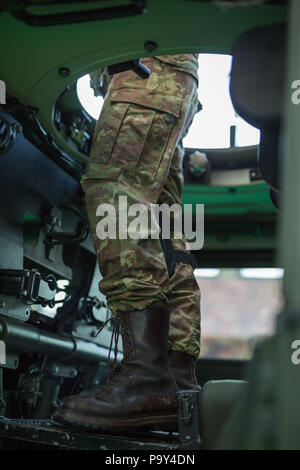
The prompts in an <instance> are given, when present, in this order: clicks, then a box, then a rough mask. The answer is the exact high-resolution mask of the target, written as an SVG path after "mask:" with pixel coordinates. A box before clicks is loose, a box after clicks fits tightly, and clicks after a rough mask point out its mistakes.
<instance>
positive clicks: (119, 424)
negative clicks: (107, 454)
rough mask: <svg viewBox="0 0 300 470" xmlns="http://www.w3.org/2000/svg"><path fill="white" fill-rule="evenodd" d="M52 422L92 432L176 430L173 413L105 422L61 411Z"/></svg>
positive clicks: (175, 419) (175, 415)
mask: <svg viewBox="0 0 300 470" xmlns="http://www.w3.org/2000/svg"><path fill="white" fill-rule="evenodd" d="M54 420H55V421H57V422H58V423H60V424H63V425H64V424H66V425H68V426H72V427H77V428H81V429H82V428H85V429H87V430H94V431H123V432H124V431H135V430H141V429H142V430H147V431H166V432H176V431H177V429H178V426H177V414H174V413H167V414H165V415H159V416H157V415H152V416H151V415H147V416H136V417H129V418H126V419H124V420H122V419H120V418H118V419H110V420H109V421H105V420H103V419H101V418H96V417H92V416H88V417H87V416H81V415H80V414H78V413H74V412H73V411H69V410H61V411H60V412H59V413H58V414H56V415H54Z"/></svg>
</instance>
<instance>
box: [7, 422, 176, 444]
mask: <svg viewBox="0 0 300 470" xmlns="http://www.w3.org/2000/svg"><path fill="white" fill-rule="evenodd" d="M0 437H5V438H9V439H16V440H19V441H29V442H35V443H38V444H45V445H49V446H54V447H65V448H68V449H74V450H75V449H81V450H111V449H113V450H164V449H166V450H168V449H170V450H176V449H179V440H178V436H176V435H171V436H169V435H168V434H166V433H156V432H155V433H154V432H148V433H138V434H134V435H133V434H131V435H119V434H96V433H94V432H93V433H91V432H89V433H87V432H85V433H84V432H80V431H73V430H70V429H67V428H64V427H63V426H61V425H59V424H57V423H56V422H54V421H51V420H47V419H45V420H37V419H8V418H3V417H0Z"/></svg>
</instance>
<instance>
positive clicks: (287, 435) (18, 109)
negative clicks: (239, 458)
mask: <svg viewBox="0 0 300 470" xmlns="http://www.w3.org/2000/svg"><path fill="white" fill-rule="evenodd" d="M297 18H300V3H299V1H297V0H291V1H288V0H232V1H230V0H164V1H158V0H89V1H81V0H28V1H25V0H9V1H8V0H0V37H1V44H2V47H1V63H0V80H1V82H2V84H3V85H4V86H5V91H6V94H5V100H4V99H2V101H1V100H0V101H1V102H0V168H1V185H0V192H1V199H0V200H1V203H0V214H1V215H0V217H1V224H0V340H1V341H0V449H3V450H5V449H47V448H63V449H88V450H91V449H106V450H109V449H119V450H131V449H133V450H137V449H141V448H143V449H146V450H149V449H150V450H151V449H153V450H154V449H156V450H160V449H161V450H162V449H170V450H171V449H174V450H178V449H185V450H216V449H230V450H241V449H247V450H248V449H250V450H254V449H255V450H256V449H258V450H259V449H262V450H279V449H299V448H300V442H299V438H298V436H299V432H298V431H299V423H300V420H299V414H300V408H299V405H298V389H299V387H300V373H299V368H297V364H298V362H297V361H296V362H295V361H293V360H292V359H291V358H292V353H293V351H294V350H295V349H296V346H295V347H294V345H295V341H297V340H298V339H299V340H300V321H299V307H300V290H299V287H298V286H299V282H300V268H299V266H300V263H299V258H300V249H299V238H300V237H299V235H300V233H299V232H300V211H299V203H298V201H299V196H300V194H298V192H299V191H300V186H299V182H298V175H300V160H299V159H298V152H299V149H300V136H299V131H298V128H299V125H300V105H299V106H298V105H297V103H296V104H295V103H294V101H295V100H292V98H291V97H292V93H293V92H294V93H295V86H292V84H294V83H295V81H297V80H298V81H299V86H300V55H299V51H300V30H299V28H298V24H297ZM181 53H197V54H199V64H200V65H199V99H200V101H201V103H202V105H203V110H202V111H200V112H199V113H198V114H197V116H196V118H195V120H194V123H193V126H192V129H191V134H189V135H188V136H187V137H186V138H185V139H184V141H183V144H184V151H185V155H184V163H183V165H184V166H183V168H184V190H183V198H182V201H183V203H184V204H189V205H191V207H194V206H195V205H196V204H204V211H205V212H204V214H205V232H204V246H203V248H202V249H201V250H198V251H194V252H193V254H194V255H195V258H196V261H197V269H195V276H196V279H197V281H198V283H199V286H200V290H201V310H202V327H201V328H202V339H201V341H202V350H201V354H200V357H199V359H198V360H197V369H196V372H197V378H198V381H199V384H200V385H201V387H202V391H201V393H200V395H199V396H198V395H197V397H195V396H185V397H183V398H182V400H186V402H184V403H185V404H187V407H190V409H189V411H191V409H193V413H190V414H189V418H188V419H187V417H186V416H185V415H184V410H183V409H181V406H182V405H183V401H180V400H179V402H178V406H179V411H178V413H179V431H178V433H173V434H167V433H164V432H161V433H159V432H156V433H154V432H153V433H151V432H148V433H147V432H145V433H141V432H140V433H136V434H131V435H121V434H120V433H115V434H114V433H107V434H103V433H102V434H98V433H92V434H89V433H84V432H79V431H70V430H68V429H65V428H63V427H62V426H59V425H58V424H56V423H54V421H53V420H52V416H53V413H54V412H55V410H56V409H57V407H58V406H59V402H60V400H61V399H62V398H63V397H65V396H67V395H71V394H76V393H80V392H82V391H85V390H93V389H95V388H96V387H98V386H99V384H102V383H104V382H105V380H106V378H107V356H108V350H109V347H110V341H111V336H112V331H113V324H114V321H113V318H112V320H111V321H110V322H108V323H107V324H106V325H105V326H104V328H103V330H102V331H101V334H97V333H98V331H99V329H100V328H101V326H102V325H104V322H106V321H107V320H108V319H109V318H111V312H110V311H109V309H108V308H107V305H106V299H105V296H104V295H103V294H101V292H99V289H98V282H99V280H100V279H101V274H100V272H99V268H98V266H97V263H96V256H95V252H94V248H93V245H92V240H91V236H90V232H89V226H88V220H87V215H86V209H85V203H84V194H83V192H82V190H81V188H80V179H81V176H82V174H83V171H84V168H85V166H86V164H87V162H88V158H89V151H90V147H91V143H92V139H93V134H94V130H95V126H96V122H97V120H96V119H97V116H98V115H99V112H100V109H101V103H102V101H103V100H102V98H101V97H98V98H97V99H96V98H95V97H93V96H92V97H90V98H89V95H92V91H91V89H90V87H89V78H88V77H87V74H88V73H90V72H93V71H95V70H98V69H100V68H103V67H111V69H112V71H113V73H117V72H118V71H119V70H120V67H125V68H126V69H132V70H134V71H136V73H142V71H141V63H140V62H137V60H138V59H140V61H141V62H142V61H143V58H145V57H151V56H162V55H172V54H181ZM124 64H125V65H124ZM0 84H1V83H0ZM221 88H222V90H224V93H223V92H222V93H223V94H222V93H221V92H220V93H219V91H220V89H221ZM209 94H211V96H212V99H211V101H210V100H209ZM298 94H299V95H300V93H298ZM225 95H226V96H225ZM224 96H225V98H224ZM0 97H1V93H0ZM82 97H83V98H82ZM86 97H87V101H93V100H94V103H96V104H95V106H96V111H95V113H93V111H91V109H90V108H89V103H87V104H85V103H84V99H85V98H86ZM299 103H300V99H299ZM226 107H228V109H229V111H228V113H229V114H230V113H231V114H230V117H229V118H228V116H227V115H225V114H226V113H225V111H224V110H225V108H226ZM226 109H227V108H226ZM223 111H224V112H223ZM205 126H206V127H205ZM199 155H200V156H202V157H203V156H204V157H205V163H206V164H205V165H203V161H204V160H203V158H197V157H199ZM207 162H208V164H207ZM299 345H300V343H299ZM298 347H299V346H298ZM1 354H2V355H1ZM118 359H119V360H120V361H121V360H122V345H120V347H119V352H118ZM299 362H300V361H299ZM193 400H196V402H195V401H193ZM191 436H192V437H191ZM199 436H200V439H199ZM199 441H201V442H199Z"/></svg>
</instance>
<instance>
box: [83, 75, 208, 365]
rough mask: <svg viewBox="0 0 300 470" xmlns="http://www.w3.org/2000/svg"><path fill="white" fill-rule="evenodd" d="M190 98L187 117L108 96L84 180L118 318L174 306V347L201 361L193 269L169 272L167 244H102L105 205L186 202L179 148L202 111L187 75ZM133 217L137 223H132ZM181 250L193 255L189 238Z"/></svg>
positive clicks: (103, 285) (177, 243) (181, 265)
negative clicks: (198, 110) (100, 229)
mask: <svg viewBox="0 0 300 470" xmlns="http://www.w3.org/2000/svg"><path fill="white" fill-rule="evenodd" d="M181 74H182V75H183V76H185V77H184V79H185V80H186V93H185V95H184V97H183V100H182V106H181V111H180V115H179V117H176V116H174V115H172V114H170V113H167V112H163V111H160V110H158V109H155V108H149V107H146V106H145V107H144V106H141V105H139V104H135V103H127V102H119V101H113V100H112V99H111V96H110V95H109V94H108V95H107V97H106V99H105V102H104V106H103V109H102V112H101V115H100V118H99V121H98V124H97V128H96V131H95V136H94V141H93V145H92V150H91V155H90V159H89V163H88V166H87V170H86V172H85V175H84V176H83V178H82V188H83V190H84V192H85V199H86V206H87V211H88V216H89V222H90V228H91V232H92V236H93V242H94V246H95V250H96V255H97V259H98V263H99V267H100V271H101V274H102V276H103V279H102V280H101V281H100V282H99V289H100V290H101V292H102V293H104V294H105V295H106V297H107V302H108V307H109V308H110V310H111V311H112V312H113V313H114V314H116V313H121V312H126V311H133V310H142V309H144V308H146V307H147V306H149V305H150V304H153V303H163V304H165V305H168V307H169V309H170V312H171V316H170V330H169V349H172V350H175V351H181V352H186V353H188V354H190V355H192V356H194V357H198V356H199V351H200V292H199V288H198V284H197V282H196V280H195V278H194V274H193V267H192V265H191V264H189V263H186V262H182V261H179V262H177V263H176V264H175V268H174V269H173V272H172V273H170V272H168V266H167V264H166V258H165V255H164V252H163V249H162V243H161V241H160V240H159V239H153V238H150V233H149V237H148V238H147V239H146V238H142V239H141V238H140V239H132V238H130V237H128V238H127V239H121V238H120V237H118V236H117V237H116V239H110V238H106V239H100V238H99V237H98V236H97V233H96V232H97V223H98V222H99V217H98V216H97V215H96V211H97V207H98V206H99V205H100V204H101V205H102V204H110V205H112V206H113V207H114V208H115V210H116V222H117V224H116V225H117V227H118V220H119V218H120V213H119V197H120V196H126V197H127V204H128V207H129V206H131V205H132V204H137V203H139V204H143V205H144V206H145V207H146V208H147V210H149V212H150V210H151V206H152V204H161V203H166V204H168V205H172V204H173V203H179V204H181V193H182V185H183V174H182V158H183V151H182V148H181V147H180V145H179V142H180V141H181V139H182V137H183V135H184V134H185V132H186V130H187V128H188V127H189V125H190V123H191V122H192V119H193V116H194V113H195V111H196V108H197V85H196V80H195V79H194V78H193V77H191V76H190V75H188V74H186V73H181ZM128 219H129V218H128ZM171 244H172V247H173V248H174V250H177V251H181V252H185V253H187V249H186V245H185V240H184V239H181V240H180V239H175V238H174V233H173V232H172V231H171Z"/></svg>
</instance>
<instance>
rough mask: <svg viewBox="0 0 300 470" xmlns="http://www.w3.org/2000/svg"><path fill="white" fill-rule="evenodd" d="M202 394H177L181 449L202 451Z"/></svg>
mask: <svg viewBox="0 0 300 470" xmlns="http://www.w3.org/2000/svg"><path fill="white" fill-rule="evenodd" d="M200 393H201V392H198V391H195V390H182V391H179V392H177V393H176V395H177V404H178V429H179V440H180V449H183V450H200V449H201V437H200Z"/></svg>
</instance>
